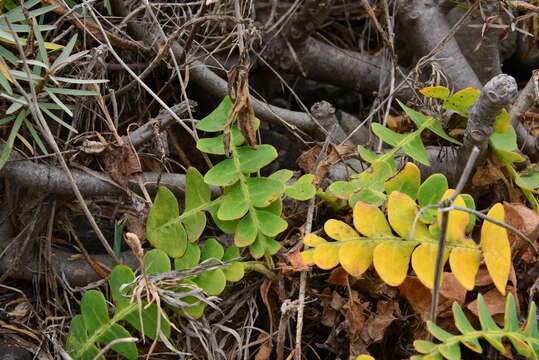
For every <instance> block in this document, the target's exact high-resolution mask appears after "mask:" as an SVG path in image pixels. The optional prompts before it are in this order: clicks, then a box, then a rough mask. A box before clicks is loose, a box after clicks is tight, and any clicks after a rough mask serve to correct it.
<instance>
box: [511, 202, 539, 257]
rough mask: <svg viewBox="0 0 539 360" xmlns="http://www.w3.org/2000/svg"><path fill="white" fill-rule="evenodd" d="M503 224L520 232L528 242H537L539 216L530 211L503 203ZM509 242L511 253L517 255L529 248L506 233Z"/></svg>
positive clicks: (522, 241)
mask: <svg viewBox="0 0 539 360" xmlns="http://www.w3.org/2000/svg"><path fill="white" fill-rule="evenodd" d="M503 208H504V210H505V222H506V223H507V224H509V225H511V226H513V227H515V228H516V229H518V230H520V231H521V232H522V233H523V234H524V235H526V236H527V237H528V238H529V239H530V240H532V241H537V238H538V237H539V215H538V214H537V213H536V212H535V211H533V210H532V209H530V208H528V207H526V206H524V205H523V204H520V203H508V202H504V203H503ZM508 235H509V241H510V242H511V252H512V253H513V254H519V253H522V252H524V251H526V249H527V248H528V247H529V245H528V244H527V243H526V241H525V240H522V239H520V238H519V237H518V236H516V235H515V234H514V233H513V232H512V231H508Z"/></svg>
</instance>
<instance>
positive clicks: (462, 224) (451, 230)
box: [437, 189, 470, 242]
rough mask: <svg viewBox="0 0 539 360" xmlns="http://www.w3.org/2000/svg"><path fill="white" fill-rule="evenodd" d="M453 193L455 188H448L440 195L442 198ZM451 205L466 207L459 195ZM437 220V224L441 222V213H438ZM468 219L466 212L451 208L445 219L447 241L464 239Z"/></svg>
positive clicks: (446, 197)
mask: <svg viewBox="0 0 539 360" xmlns="http://www.w3.org/2000/svg"><path fill="white" fill-rule="evenodd" d="M454 193H455V190H453V189H448V190H447V191H446V192H445V194H444V196H442V200H445V199H448V198H449V197H451V195H453V194H454ZM453 205H455V206H460V207H466V203H465V202H464V199H463V198H462V196H460V195H459V196H457V197H456V199H455V200H454V201H453ZM437 221H438V224H441V223H442V213H438V215H437ZM468 221H470V216H469V215H468V213H467V212H464V211H460V210H451V211H450V212H449V217H448V219H447V235H446V238H447V242H460V241H462V240H464V233H465V231H466V226H468Z"/></svg>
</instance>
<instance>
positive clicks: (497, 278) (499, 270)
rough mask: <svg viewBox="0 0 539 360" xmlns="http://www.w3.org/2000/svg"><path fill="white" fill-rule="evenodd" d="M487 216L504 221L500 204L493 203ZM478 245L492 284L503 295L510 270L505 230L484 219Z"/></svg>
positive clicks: (508, 247)
mask: <svg viewBox="0 0 539 360" xmlns="http://www.w3.org/2000/svg"><path fill="white" fill-rule="evenodd" d="M487 216H489V217H491V218H493V219H495V220H498V221H501V222H503V221H505V212H504V209H503V206H502V204H500V203H497V204H495V205H494V206H493V207H492V208H491V209H490V211H489V212H488V214H487ZM480 247H481V250H483V256H484V257H485V263H486V264H487V269H488V272H489V273H490V277H491V278H492V281H493V282H494V285H496V288H497V289H498V291H499V292H500V293H502V295H505V285H506V283H507V279H508V278H509V271H510V270H511V247H510V246H509V239H508V237H507V230H505V229H504V228H503V227H501V226H498V225H496V224H493V223H491V222H490V221H487V220H484V221H483V226H482V227H481V242H480Z"/></svg>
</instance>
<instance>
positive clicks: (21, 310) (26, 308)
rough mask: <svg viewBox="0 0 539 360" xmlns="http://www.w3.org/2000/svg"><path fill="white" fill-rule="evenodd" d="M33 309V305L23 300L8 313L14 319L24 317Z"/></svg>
mask: <svg viewBox="0 0 539 360" xmlns="http://www.w3.org/2000/svg"><path fill="white" fill-rule="evenodd" d="M30 310H32V306H31V305H30V304H29V303H28V302H27V301H24V302H21V303H19V304H17V305H16V306H15V308H14V309H13V310H11V311H9V312H8V313H7V315H8V317H10V318H14V319H19V320H20V319H22V318H24V317H25V316H26V315H27V314H28V313H29V312H30Z"/></svg>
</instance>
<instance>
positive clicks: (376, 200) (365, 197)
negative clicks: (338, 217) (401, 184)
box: [349, 188, 387, 207]
mask: <svg viewBox="0 0 539 360" xmlns="http://www.w3.org/2000/svg"><path fill="white" fill-rule="evenodd" d="M386 200H387V196H386V195H385V194H384V193H383V192H380V191H375V190H372V189H369V188H366V189H363V190H361V191H360V192H358V193H355V194H354V195H352V197H351V198H350V201H349V203H350V206H351V207H353V206H355V205H356V204H357V202H358V201H363V202H365V203H367V204H372V205H376V206H381V205H382V204H384V203H385V202H386Z"/></svg>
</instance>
